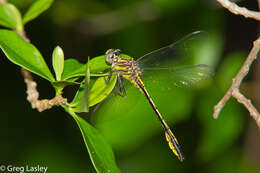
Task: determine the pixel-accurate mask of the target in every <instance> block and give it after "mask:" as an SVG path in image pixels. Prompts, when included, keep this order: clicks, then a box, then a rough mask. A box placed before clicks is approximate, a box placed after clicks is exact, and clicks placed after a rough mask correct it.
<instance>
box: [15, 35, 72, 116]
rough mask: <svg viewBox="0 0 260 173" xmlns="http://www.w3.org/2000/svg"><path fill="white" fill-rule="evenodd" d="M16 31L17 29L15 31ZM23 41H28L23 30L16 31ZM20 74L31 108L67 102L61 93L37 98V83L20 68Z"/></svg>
mask: <svg viewBox="0 0 260 173" xmlns="http://www.w3.org/2000/svg"><path fill="white" fill-rule="evenodd" d="M16 32H17V31H16ZM17 33H18V34H19V35H20V36H21V37H22V38H23V39H24V40H25V41H27V42H30V40H29V39H28V38H27V37H26V34H25V32H24V31H22V32H17ZM21 72H22V75H23V77H24V82H25V83H26V86H27V100H28V101H29V102H30V103H31V105H32V108H33V109H37V110H38V111H39V112H42V111H44V110H47V109H50V108H52V107H53V106H60V105H62V104H67V103H68V102H67V99H66V98H63V97H62V96H61V95H57V96H55V97H54V98H52V99H50V100H48V99H43V100H39V92H38V91H37V83H36V82H34V81H33V77H32V74H31V72H29V71H28V70H26V69H24V68H22V69H21Z"/></svg>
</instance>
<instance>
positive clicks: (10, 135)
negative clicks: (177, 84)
mask: <svg viewBox="0 0 260 173" xmlns="http://www.w3.org/2000/svg"><path fill="white" fill-rule="evenodd" d="M9 2H13V3H14V4H16V5H17V6H18V7H19V9H21V10H22V11H25V10H26V9H27V8H28V6H29V5H30V3H31V2H32V0H23V1H20V0H19V1H18V0H10V1H9ZM239 5H241V6H245V7H248V8H250V9H255V10H257V9H256V8H257V2H256V1H246V0H244V1H240V2H239ZM258 28H259V26H258V24H257V22H255V21H254V20H251V19H245V18H243V17H241V16H235V15H233V14H231V13H229V12H228V11H227V10H225V9H223V8H221V7H220V6H219V5H218V4H217V3H216V2H215V1H214V0H185V1H184V0H174V1H173V0H152V1H148V0H147V1H146V0H144V1H143V0H141V1H140V0H124V1H120V0H110V1H105V0H85V1H80V0H74V1H70V0H56V1H55V2H54V4H53V5H52V7H51V8H50V9H49V10H48V11H47V12H45V13H43V14H42V15H41V16H40V17H39V18H37V19H36V20H33V21H32V22H30V23H29V24H27V25H26V28H25V30H26V32H27V36H28V37H29V38H30V39H31V42H32V43H33V44H34V45H36V47H37V48H38V49H39V50H40V51H41V53H42V54H43V56H44V57H45V60H46V61H47V62H48V63H49V65H50V64H51V53H52V51H53V49H54V47H55V46H56V45H60V46H61V47H62V48H63V50H64V53H65V57H66V58H76V59H77V60H79V61H80V62H86V59H87V57H88V56H90V57H95V56H98V55H102V54H104V53H105V51H106V50H107V49H109V48H120V49H121V50H122V51H123V52H124V53H126V54H128V55H131V56H133V57H140V56H142V55H144V54H145V53H147V52H150V51H152V50H154V49H157V48H160V47H162V46H165V45H168V44H170V43H172V42H173V41H177V40H178V39H180V38H181V37H183V36H185V35H187V34H189V33H191V32H193V31H197V30H204V31H207V32H208V33H209V36H210V42H209V43H208V44H201V45H198V51H197V54H198V55H197V56H196V57H197V59H195V60H194V61H195V62H197V63H205V64H208V65H210V66H211V67H212V68H213V69H215V75H214V77H213V78H212V79H211V80H210V81H208V82H207V83H206V84H204V85H203V86H200V87H199V88H196V89H192V90H187V89H179V88H176V90H174V92H172V93H166V92H165V93H159V92H157V93H156V91H155V92H154V96H153V98H154V101H155V103H156V104H157V105H158V108H159V110H160V111H161V113H162V115H163V116H164V117H165V119H166V120H167V122H168V124H169V126H170V127H172V129H173V131H174V133H175V135H176V137H177V138H178V140H179V143H180V144H181V146H182V149H183V152H184V155H185V161H184V162H183V163H181V162H179V160H178V159H177V158H176V157H175V156H174V155H173V153H172V152H171V151H170V149H169V148H168V144H167V142H166V141H165V137H164V133H163V130H162V128H161V126H160V124H159V121H158V120H157V119H156V116H155V115H154V113H153V111H152V109H151V108H150V107H149V105H148V103H147V101H145V100H144V99H143V98H142V97H141V96H140V98H139V97H138V96H136V95H134V94H131V92H132V91H131V90H130V91H128V93H127V94H128V96H129V98H130V100H131V99H132V100H134V101H135V102H137V103H136V104H134V105H133V104H126V105H125V106H122V105H119V106H117V107H118V109H114V108H113V109H112V108H111V107H110V106H111V104H112V103H113V106H116V103H118V102H114V101H113V100H112V102H111V100H110V101H108V102H106V103H105V104H101V105H100V107H99V108H98V109H97V111H96V113H95V114H93V115H83V116H84V117H85V118H86V119H87V120H88V121H89V122H90V123H92V124H93V125H94V126H95V127H97V128H98V129H99V130H100V132H101V133H102V134H103V135H104V137H105V138H106V140H107V141H108V142H109V143H110V144H111V146H112V147H113V150H114V151H115V155H116V159H117V163H118V165H119V168H120V169H121V170H122V172H127V173H133V172H134V173H144V172H149V173H157V172H165V173H166V172H223V173H225V172H227V173H228V172H247V173H251V172H252V173H253V172H260V166H259V165H260V150H259V146H260V138H259V137H260V135H259V130H258V128H257V127H256V125H255V122H254V121H253V120H252V119H251V118H250V117H249V116H248V112H247V111H246V110H245V109H244V108H243V106H241V105H240V104H238V103H237V102H236V101H235V100H234V99H231V100H230V101H228V103H227V104H226V106H225V107H224V109H223V111H222V112H221V114H220V117H219V119H217V120H215V119H213V117H212V114H213V107H214V105H215V104H216V103H217V102H218V101H219V100H220V99H221V98H222V96H223V95H224V93H225V92H226V90H227V89H228V87H229V85H230V83H231V79H232V77H233V76H234V75H235V74H236V73H237V71H238V69H239V67H240V66H241V64H242V63H243V60H244V59H245V57H246V55H247V53H248V52H249V50H250V48H251V46H252V41H254V40H255V39H256V36H257V34H259V33H258ZM1 56H2V61H1V63H2V64H1V68H0V73H1V74H2V77H3V78H2V85H1V91H2V92H1V98H2V101H1V111H0V113H1V116H0V122H1V125H0V131H1V142H0V164H5V165H10V164H11V165H15V166H19V165H20V166H24V165H26V164H28V165H32V166H33V165H37V164H39V165H41V166H47V167H48V172H50V173H52V172H54V173H56V172H63V173H71V172H79V173H81V172H82V173H90V172H95V170H94V168H93V166H92V164H91V162H90V159H89V156H88V152H87V150H86V148H85V145H84V142H83V139H82V137H81V134H80V131H79V129H78V127H77V125H76V123H75V122H74V120H73V119H72V118H71V117H70V116H69V115H68V114H66V113H65V112H64V111H63V110H62V109H61V108H56V107H55V108H53V109H51V110H48V111H44V112H42V113H39V112H37V111H36V110H32V109H31V107H30V104H29V103H28V102H27V101H26V92H25V91H26V88H25V84H24V82H23V78H22V76H21V75H20V68H18V67H17V66H15V65H14V64H12V63H10V62H9V61H8V60H7V59H6V58H5V57H4V56H3V54H1ZM259 70H260V64H259V62H256V63H255V64H254V65H253V67H252V70H251V72H250V74H249V76H248V77H247V79H246V80H245V81H244V83H243V85H242V86H241V90H242V91H243V93H245V95H247V96H248V97H250V98H252V101H253V103H254V104H255V105H256V107H258V109H259V108H260V96H259V94H258V93H259V77H258V76H257V74H258V72H259ZM36 81H37V83H38V89H39V91H40V94H41V95H40V96H41V98H51V97H53V96H54V90H53V89H52V88H51V86H50V85H49V84H48V83H47V82H46V81H44V80H42V79H38V78H36ZM65 94H66V96H67V97H69V98H72V97H73V94H74V93H73V92H72V91H71V88H68V89H67V90H66V92H65ZM136 98H138V99H136ZM110 103H111V104H110ZM109 108H110V109H109Z"/></svg>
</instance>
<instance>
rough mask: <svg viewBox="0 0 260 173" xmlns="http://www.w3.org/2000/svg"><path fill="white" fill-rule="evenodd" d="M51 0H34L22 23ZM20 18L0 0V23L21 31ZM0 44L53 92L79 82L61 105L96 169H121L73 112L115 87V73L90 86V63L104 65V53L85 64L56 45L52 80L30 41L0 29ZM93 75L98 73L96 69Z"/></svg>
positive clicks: (99, 138)
mask: <svg viewBox="0 0 260 173" xmlns="http://www.w3.org/2000/svg"><path fill="white" fill-rule="evenodd" d="M52 2H53V0H37V1H35V2H34V3H33V4H32V5H31V7H30V8H29V10H28V11H27V12H26V13H25V15H24V18H23V23H24V24H25V23H27V22H29V21H30V20H32V19H34V18H36V17H37V16H38V15H40V14H41V13H42V12H43V11H45V10H46V9H47V8H49V6H50V5H51V3H52ZM21 21H22V20H21V15H20V12H19V11H18V10H17V9H16V7H15V6H13V5H12V4H2V3H0V25H3V26H5V27H9V28H13V29H16V31H18V32H20V33H23V32H24V31H23V24H22V22H21ZM0 47H1V49H2V50H3V52H4V53H5V55H6V57H7V58H8V59H9V60H10V61H12V62H13V63H15V64H17V65H19V66H20V67H22V68H25V69H27V70H28V71H30V72H33V73H35V74H37V75H38V76H41V77H42V78H44V79H46V80H48V81H50V82H51V83H52V85H53V86H54V88H55V89H56V95H58V94H61V93H62V90H63V88H64V87H66V86H68V85H75V84H80V87H79V89H78V92H77V94H76V96H75V98H74V100H73V101H72V103H71V104H70V105H63V107H64V109H65V110H66V111H67V112H68V113H69V114H70V115H71V116H72V117H73V118H74V119H75V121H76V122H77V124H78V126H79V128H80V130H81V132H82V136H83V139H84V141H85V144H86V147H87V149H88V151H89V154H90V157H91V160H92V163H93V165H94V167H95V168H96V171H97V172H102V173H105V172H115V173H116V172H120V171H119V169H118V168H117V166H116V163H115V158H114V154H113V152H112V149H111V148H110V146H109V145H108V144H106V142H105V140H104V139H103V137H102V136H101V135H100V134H99V133H98V132H97V130H96V129H95V128H94V127H92V126H91V125H89V124H88V123H87V122H86V121H85V120H84V119H82V118H80V117H78V116H77V115H76V114H75V112H88V111H89V107H88V106H89V105H91V106H93V105H95V104H97V103H99V102H101V101H102V100H103V99H105V98H106V97H107V95H108V94H109V93H110V92H111V91H112V89H113V88H114V86H115V83H116V77H115V76H112V79H111V80H110V82H108V83H105V80H104V78H100V79H97V80H96V81H95V82H94V84H93V87H92V88H91V89H90V90H89V85H90V75H91V71H90V66H93V68H91V69H92V70H93V71H94V72H96V71H99V70H100V69H106V68H107V67H108V65H107V64H106V63H105V59H104V56H100V57H98V58H97V59H93V60H89V61H88V63H87V64H81V63H79V62H77V61H76V60H74V59H68V60H65V61H64V54H63V50H62V49H61V48H60V47H59V46H57V47H56V48H55V49H54V51H53V54H52V65H53V69H54V72H55V75H56V81H55V79H54V78H53V76H52V74H51V72H50V70H49V68H48V66H47V64H46V62H45V61H44V59H43V57H42V55H41V54H40V52H39V51H38V50H37V48H36V47H35V46H34V45H33V44H31V43H28V42H26V41H25V40H24V39H23V38H21V36H19V35H18V34H17V33H16V32H14V31H9V30H3V29H2V30H0ZM93 75H94V76H101V75H100V74H95V73H93ZM102 75H103V76H104V75H106V74H102ZM82 76H84V77H85V79H84V80H83V81H82V82H76V81H77V80H78V79H79V78H80V77H82Z"/></svg>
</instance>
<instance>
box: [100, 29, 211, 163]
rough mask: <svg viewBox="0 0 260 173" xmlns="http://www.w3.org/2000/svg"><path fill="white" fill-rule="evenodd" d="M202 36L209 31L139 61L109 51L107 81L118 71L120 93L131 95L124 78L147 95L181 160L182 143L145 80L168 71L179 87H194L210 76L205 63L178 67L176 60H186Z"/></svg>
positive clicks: (171, 82) (116, 51) (174, 83)
mask: <svg viewBox="0 0 260 173" xmlns="http://www.w3.org/2000/svg"><path fill="white" fill-rule="evenodd" d="M201 35H205V33H204V32H201V31H196V32H193V33H191V34H189V35H187V36H186V37H184V38H183V39H181V40H179V41H177V42H175V43H172V44H170V45H168V46H165V47H163V48H160V49H158V50H155V51H152V52H150V53H148V54H146V55H144V56H142V57H140V58H139V59H137V60H134V59H133V58H131V57H124V56H122V54H121V50H120V49H108V50H107V51H106V53H105V54H106V56H105V57H106V63H107V64H109V65H110V68H109V69H107V70H106V72H109V75H108V77H107V79H106V81H109V80H110V79H111V76H112V75H113V74H115V75H116V76H117V83H118V88H119V93H120V95H121V96H122V97H126V96H127V93H126V90H125V88H124V84H123V81H122V79H126V80H128V81H130V83H132V85H133V86H134V87H136V88H137V89H138V90H139V91H140V92H141V93H143V94H144V96H145V98H146V99H147V100H148V102H149V104H150V105H151V107H152V109H153V111H154V113H155V115H156V116H157V118H158V119H159V121H160V123H161V125H162V127H163V129H164V132H165V137H166V140H167V142H168V144H169V147H170V149H171V150H172V151H173V153H174V154H175V155H176V156H177V157H178V159H179V160H180V161H183V160H184V154H183V152H182V150H181V147H180V144H179V142H178V140H177V138H176V137H175V136H174V134H173V132H172V130H171V129H170V127H169V126H168V125H167V123H166V122H165V120H164V118H163V116H162V115H161V113H160V111H159V110H158V108H157V107H156V104H155V103H154V101H153V99H152V97H151V96H150V95H149V91H148V89H147V88H146V83H145V82H146V81H145V82H144V80H143V79H150V80H147V83H148V82H149V81H150V82H151V83H152V84H151V85H153V84H154V83H153V82H154V81H156V79H153V75H152V74H155V73H159V72H166V73H165V74H167V76H165V80H167V81H169V83H170V84H171V85H175V86H178V87H183V86H186V87H189V86H193V85H196V84H198V83H199V82H201V81H204V80H206V79H208V78H209V77H210V76H211V75H212V71H211V69H210V68H209V66H207V65H205V64H197V65H189V66H174V64H176V62H178V61H180V60H182V59H185V57H184V56H186V55H185V52H186V49H188V48H189V43H191V42H192V41H194V40H196V39H197V38H200V37H201ZM147 76H148V77H147Z"/></svg>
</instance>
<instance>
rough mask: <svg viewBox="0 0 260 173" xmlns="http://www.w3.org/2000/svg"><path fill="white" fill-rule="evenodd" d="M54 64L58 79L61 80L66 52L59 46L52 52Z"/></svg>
mask: <svg viewBox="0 0 260 173" xmlns="http://www.w3.org/2000/svg"><path fill="white" fill-rule="evenodd" d="M52 66H53V69H54V71H55V74H56V80H57V81H60V80H61V75H62V72H63V68H64V54H63V50H62V49H61V48H60V47H59V46H57V47H56V48H55V49H54V51H53V54H52Z"/></svg>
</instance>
